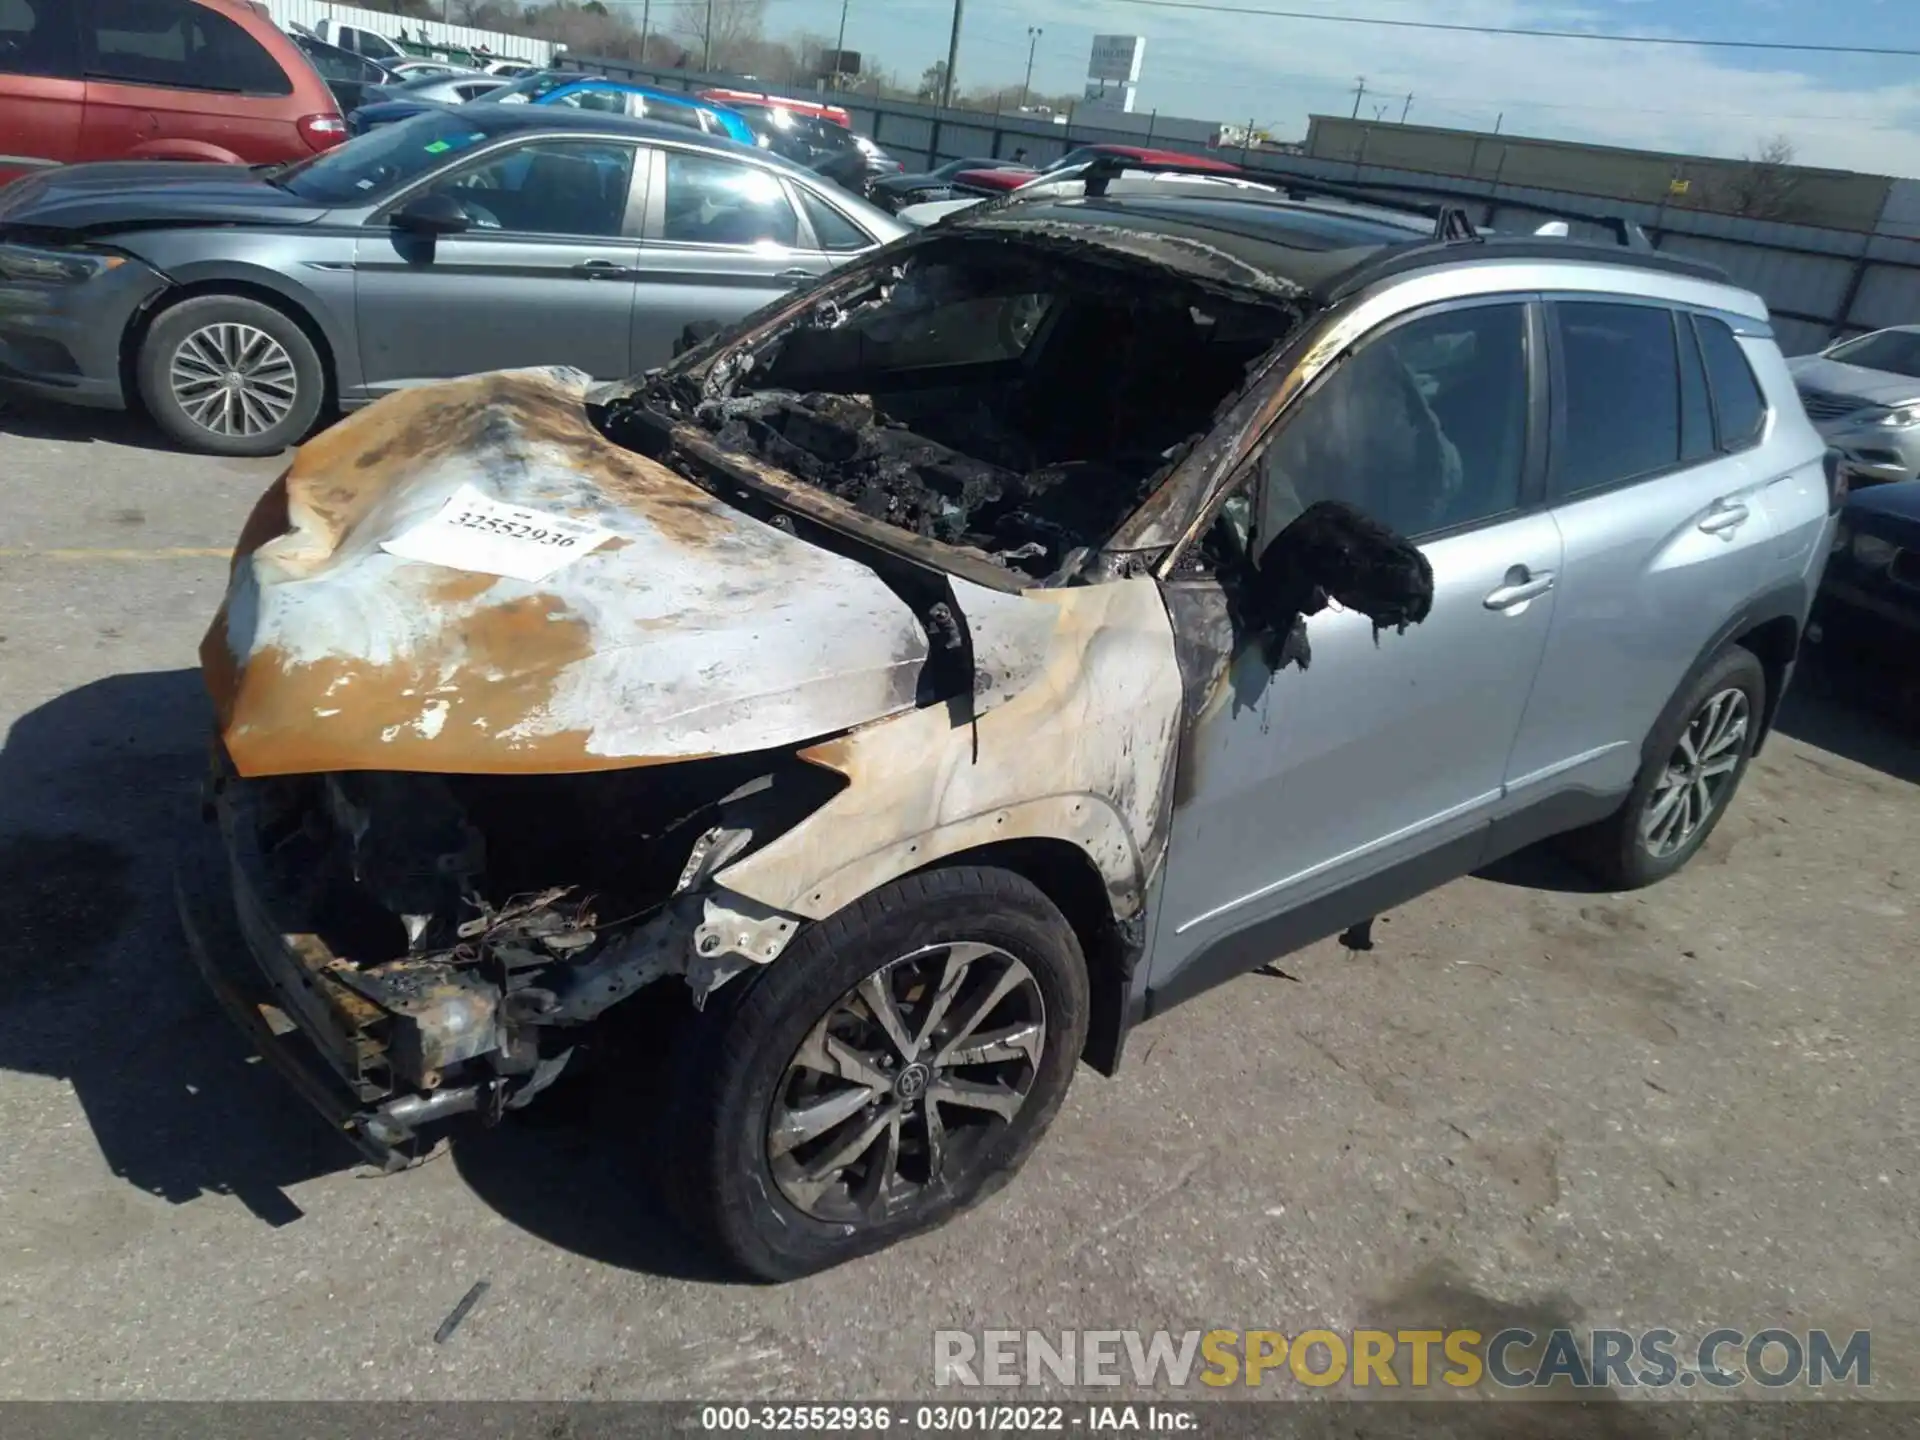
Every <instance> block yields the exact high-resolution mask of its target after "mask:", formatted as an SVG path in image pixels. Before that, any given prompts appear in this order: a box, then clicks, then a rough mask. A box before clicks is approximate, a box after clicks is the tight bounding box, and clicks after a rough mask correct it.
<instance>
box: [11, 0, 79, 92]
mask: <svg viewBox="0 0 1920 1440" xmlns="http://www.w3.org/2000/svg"><path fill="white" fill-rule="evenodd" d="M79 73H80V46H79V36H78V34H77V33H76V31H75V30H74V25H73V6H72V3H71V0H0V75H44V76H50V77H52V78H54V79H62V80H68V79H72V78H73V77H75V76H76V75H78V74H79Z"/></svg>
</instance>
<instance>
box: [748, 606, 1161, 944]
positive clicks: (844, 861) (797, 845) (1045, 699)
mask: <svg viewBox="0 0 1920 1440" xmlns="http://www.w3.org/2000/svg"><path fill="white" fill-rule="evenodd" d="M994 602H997V604H998V606H999V607H1002V608H1012V607H1020V612H1021V613H1022V614H1023V616H1024V617H1027V618H1043V619H1044V620H1045V622H1046V623H1045V628H1044V630H1043V631H1042V632H1041V638H1040V639H1039V642H1038V644H1037V647H1036V648H1035V651H1034V653H1033V656H1032V658H1031V661H1030V663H1028V664H1027V665H1025V666H1022V667H1020V668H1019V669H1018V670H1017V671H1016V673H1015V674H1013V675H1010V676H1005V677H1003V680H1002V683H1004V684H1005V685H1006V689H1007V691H1008V693H1007V696H1006V698H1005V699H1004V700H1002V701H1000V702H999V703H996V704H993V705H991V706H988V707H982V708H980V709H979V710H978V712H977V713H974V712H973V711H971V710H970V709H969V708H967V707H962V706H957V705H952V704H948V705H939V706H933V707H929V708H927V709H924V710H917V711H913V712H911V713H909V714H905V715H900V716H896V717H894V718H892V719H888V720H882V721H879V722H876V723H874V724H870V725H866V726H862V727H860V728H858V729H856V730H854V731H852V732H851V733H849V734H846V735H843V736H840V737H839V738H837V739H834V740H830V741H827V742H826V743H824V744H821V745H816V746H813V747H811V748H809V749H805V750H802V751H801V752H800V754H801V758H802V759H805V760H808V761H811V762H812V763H813V764H816V765H820V766H824V767H826V768H828V769H830V770H833V771H835V772H837V773H839V774H841V775H844V776H845V777H846V779H847V782H848V783H847V787H846V789H845V790H843V791H842V792H841V793H840V794H838V795H836V796H835V797H834V798H833V799H831V800H829V801H828V802H827V803H826V804H825V805H823V806H821V807H820V809H818V810H817V811H815V812H814V813H813V814H812V815H810V816H809V817H808V818H806V819H805V820H803V821H801V822H800V823H799V824H798V825H796V826H794V827H793V828H792V829H791V830H789V831H787V832H786V833H785V834H784V835H782V836H781V837H780V838H778V839H777V840H775V841H773V842H772V843H771V844H769V845H766V846H765V847H763V848H761V849H759V850H757V851H755V852H754V853H753V854H752V855H750V856H748V857H747V858H746V859H744V860H742V861H740V862H739V863H737V864H735V865H733V866H731V867H729V868H727V869H724V870H722V871H720V872H719V874H718V876H717V878H718V880H719V882H720V883H721V884H723V885H725V886H726V887H728V888H729V889H730V890H732V891H735V892H737V893H739V894H741V895H745V896H748V897H750V898H751V899H753V900H756V901H759V902H761V903H762V904H765V905H768V906H771V907H773V908H774V909H776V910H781V911H787V912H791V913H793V914H797V915H804V916H807V917H810V918H815V919H818V918H821V917H824V916H827V915H830V914H832V913H833V912H834V911H836V910H838V909H840V908H841V907H842V906H844V905H846V904H848V903H850V902H851V901H853V900H855V899H857V898H858V897H859V896H861V895H863V894H866V893H867V892H868V891H871V890H874V889H876V888H878V887H879V886H881V885H884V884H885V883H887V882H888V881H889V880H893V879H897V878H898V877H900V876H901V875H904V874H907V873H909V872H911V871H914V870H918V869H922V868H924V867H925V866H927V865H930V864H933V863H935V862H937V861H939V860H941V859H944V858H946V857H948V856H952V855H956V854H959V853H961V852H964V851H967V850H972V849H977V848H980V847H984V846H988V845H994V844H998V843H1002V842H1006V841H1013V840H1022V839H1036V838H1038V839H1049V840H1067V841H1070V842H1071V843H1073V844H1074V845H1076V846H1077V847H1078V848H1079V849H1080V850H1081V851H1082V852H1083V853H1084V854H1085V855H1086V856H1087V858H1088V860H1089V861H1090V862H1091V863H1092V864H1093V866H1094V868H1095V869H1097V870H1098V872H1099V874H1100V876H1101V878H1102V880H1104V881H1105V883H1106V887H1107V892H1108V897H1109V901H1110V903H1111V905H1112V908H1113V912H1114V914H1115V916H1116V917H1118V918H1123V919H1124V918H1127V917H1129V916H1132V915H1135V914H1137V913H1138V912H1139V910H1140V907H1141V905H1142V903H1143V900H1144V896H1145V893H1146V887H1147V882H1148V879H1149V877H1150V876H1151V874H1152V872H1153V870H1154V868H1155V867H1156V866H1157V865H1158V863H1159V860H1160V858H1161V855H1162V852H1163V850H1164V847H1165V835H1164V825H1165V816H1166V813H1167V804H1168V800H1169V792H1168V789H1167V787H1168V784H1169V778H1170V775H1171V771H1172V757H1173V752H1174V748H1175V744H1176V741H1177V737H1178V733H1179V724H1180V707H1181V683H1180V670H1179V665H1178V663H1177V661H1176V658H1175V653H1174V641H1173V629H1172V624H1171V622H1170V621H1169V619H1168V614H1167V608H1166V606H1165V604H1164V603H1163V601H1162V599H1161V595H1160V591H1159V587H1158V586H1157V585H1156V584H1155V583H1154V582H1153V581H1151V580H1148V579H1137V580H1121V581H1113V582H1110V583H1107V584H1102V585H1091V586H1084V587H1077V588H1072V589H1062V590H1036V591H1029V592H1027V593H1026V594H1024V595H1021V596H996V597H994ZM994 602H989V601H987V600H986V592H981V593H980V594H978V595H975V596H973V597H972V598H971V599H969V600H967V601H964V602H963V604H964V605H965V606H966V608H968V615H969V620H970V623H971V624H972V625H973V626H974V627H975V629H976V630H978V631H981V632H984V633H988V634H991V633H992V632H993V629H994V627H993V625H992V621H991V616H992V613H993V605H994ZM989 648H990V647H989Z"/></svg>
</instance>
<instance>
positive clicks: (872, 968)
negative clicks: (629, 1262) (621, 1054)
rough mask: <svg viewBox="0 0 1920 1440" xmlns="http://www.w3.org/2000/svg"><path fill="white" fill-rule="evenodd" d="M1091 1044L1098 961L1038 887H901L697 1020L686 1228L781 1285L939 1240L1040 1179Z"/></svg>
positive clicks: (684, 1076)
mask: <svg viewBox="0 0 1920 1440" xmlns="http://www.w3.org/2000/svg"><path fill="white" fill-rule="evenodd" d="M729 992H732V993H729ZM1086 1028H1087V976H1086V966H1085V961H1084V960H1083V958H1082V956H1081V952H1080V946H1079V942H1078V940H1077V939H1076V938H1075V936H1074V932H1073V929H1072V927H1071V926H1070V925H1069V924H1068V923H1067V921H1066V919H1065V917H1064V916H1062V915H1061V914H1060V912H1059V910H1058V909H1056V908H1055V906H1054V905H1053V904H1052V902H1051V901H1049V900H1048V899H1047V898H1046V896H1045V895H1043V894H1042V893H1041V892H1040V891H1039V890H1038V889H1036V888H1035V887H1034V886H1033V885H1032V884H1030V883H1029V882H1028V881H1026V880H1025V879H1023V878H1021V877H1020V876H1018V875H1015V874H1012V873H1011V872H1009V871H1005V870H997V869H987V868H955V869H949V870H935V871H930V872H927V873H925V874H921V875H914V876H909V877H907V878H905V879H902V880H898V881H895V882H894V883H893V884H890V885H886V886H883V887H881V889H880V890H878V891H876V892H875V893H874V894H872V895H870V896H867V897H866V898H865V899H862V900H860V901H857V902H855V903H854V904H853V905H851V906H849V907H848V908H847V909H846V910H844V911H842V912H841V913H840V914H838V915H835V916H834V917H832V918H831V919H829V920H826V921H823V922H822V923H820V924H818V925H814V926H810V927H809V928H808V929H807V930H805V931H803V932H802V934H801V935H800V937H799V938H798V939H797V940H796V941H795V942H794V944H793V945H792V946H791V947H790V948H789V949H788V951H787V952H786V954H784V955H782V956H781V957H780V959H778V960H776V961H774V962H773V963H772V964H770V965H768V966H766V967H765V968H764V969H761V970H757V971H755V972H754V973H752V974H751V975H748V976H744V977H742V978H741V979H740V980H737V981H735V982H734V983H733V984H732V985H730V986H728V987H726V988H724V989H722V990H721V991H720V992H719V993H718V994H716V995H715V996H713V997H712V999H711V1000H710V1002H709V1004H708V1007H707V1010H706V1012H705V1013H704V1014H702V1015H700V1016H699V1017H697V1019H696V1022H695V1024H694V1025H693V1027H692V1028H691V1030H690V1032H689V1033H688V1035H687V1036H686V1037H685V1043H684V1045H683V1047H682V1052H681V1055H680V1058H679V1065H678V1078H677V1084H676V1091H677V1093H676V1095H675V1106H676V1110H675V1115H674V1119H673V1122H672V1123H671V1124H670V1127H669V1128H670V1134H671V1149H672V1154H671V1156H670V1157H669V1158H670V1165H669V1168H668V1172H667V1173H668V1175H669V1176H670V1177H671V1179H670V1184H672V1186H673V1189H674V1193H673V1199H674V1203H675V1209H676V1210H677V1211H678V1212H679V1214H680V1217H681V1219H682V1220H683V1221H684V1222H685V1223H686V1224H687V1225H688V1227H689V1228H690V1229H693V1230H694V1231H696V1232H697V1233H700V1234H701V1235H703V1236H704V1237H705V1238H706V1239H707V1240H708V1241H709V1242H710V1243H711V1244H712V1245H713V1246H714V1247H715V1248H716V1249H717V1250H718V1251H719V1252H720V1253H721V1254H722V1255H723V1256H724V1257H725V1258H726V1259H727V1260H728V1261H730V1262H731V1263H732V1264H733V1265H735V1266H737V1267H739V1268H740V1269H742V1270H745V1271H746V1272H748V1273H750V1274H752V1275H755V1276H758V1277H759V1278H762V1279H767V1280H784V1279H790V1278H793V1277H795V1276H799V1275H805V1274H808V1273H810V1272H812V1271H816V1270H821V1269H824V1268H826V1267H828V1266H830V1265H835V1264H838V1263H840V1262H841V1261H843V1260H846V1259H850V1258H852V1257H853V1256H856V1255H861V1254H865V1253H868V1252H870V1251H873V1250H878V1249H880V1248H882V1247H884V1246H886V1245H890V1244H892V1243H893V1242H894V1241H896V1240H899V1239H901V1238H903V1237H904V1236H907V1235H911V1234H914V1233H916V1232H918V1231H922V1230H927V1229H931V1228H932V1227H934V1226H936V1225H938V1224H940V1223H942V1222H943V1221H945V1220H946V1219H948V1218H950V1217H951V1216H952V1215H954V1214H955V1213H957V1212H958V1211H960V1210H962V1209H965V1208H966V1207H968V1206H970V1205H972V1204H974V1203H976V1202H977V1201H979V1200H981V1199H983V1198H985V1197H986V1196H988V1195H990V1194H992V1193H993V1192H994V1191H995V1190H997V1189H998V1188H999V1187H1000V1186H1001V1185H1002V1184H1004V1183H1005V1182H1006V1180H1007V1179H1008V1178H1009V1177H1010V1176H1011V1175H1012V1174H1013V1173H1014V1172H1015V1171H1016V1170H1017V1169H1019V1167H1020V1165H1021V1164H1022V1163H1023V1162H1024V1161H1025V1159H1026V1157H1027V1155H1028V1154H1029V1153H1031V1151H1032V1149H1033V1147H1034V1145H1035V1144H1036V1143H1037V1142H1038V1140H1039V1138H1040V1136H1041V1134H1042V1133H1043V1132H1044V1131H1045V1130H1046V1127H1047V1125H1048V1123H1049V1122H1050V1121H1051V1120H1052V1118H1053V1116H1054V1113H1055V1112H1056V1111H1057V1110H1058V1109H1059V1106H1060V1101H1061V1099H1062V1097H1064V1096H1065V1094H1066V1090H1067V1085H1068V1083H1069V1082H1070V1081H1071V1079H1072V1076H1073V1068H1074V1065H1075V1064H1076V1062H1077V1061H1078V1058H1079V1054H1080V1048H1081V1045H1082V1043H1083V1042H1084V1041H1085V1038H1086Z"/></svg>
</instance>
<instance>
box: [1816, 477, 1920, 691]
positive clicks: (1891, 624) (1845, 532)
mask: <svg viewBox="0 0 1920 1440" xmlns="http://www.w3.org/2000/svg"><path fill="white" fill-rule="evenodd" d="M1817 613H1818V616H1819V619H1820V622H1821V631H1822V633H1823V635H1825V636H1826V637H1827V638H1829V639H1833V640H1839V639H1843V638H1844V639H1848V640H1858V641H1862V642H1865V643H1867V644H1869V645H1872V644H1875V643H1876V642H1887V644H1885V645H1883V646H1882V647H1881V648H1883V649H1884V650H1886V651H1887V653H1904V655H1905V656H1906V657H1907V659H1906V669H1907V671H1908V677H1909V683H1912V681H1913V680H1920V658H1916V657H1920V480H1902V481H1896V482H1894V483H1893V484H1890V485H1872V486H1868V487H1867V488H1865V489H1861V490H1855V491H1854V492H1853V493H1852V494H1851V495H1849V496H1848V497H1847V506H1846V509H1845V510H1844V511H1842V512H1841V516H1840V530H1839V533H1838V534H1837V535H1835V536H1834V541H1833V554H1832V555H1831V556H1830V557H1828V560H1827V573H1826V579H1825V582H1824V583H1823V584H1822V585H1821V587H1820V600H1819V607H1818V611H1817ZM1843 631H1844V632H1848V633H1847V634H1846V635H1845V636H1843V635H1842V632H1843Z"/></svg>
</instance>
